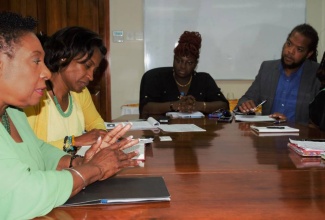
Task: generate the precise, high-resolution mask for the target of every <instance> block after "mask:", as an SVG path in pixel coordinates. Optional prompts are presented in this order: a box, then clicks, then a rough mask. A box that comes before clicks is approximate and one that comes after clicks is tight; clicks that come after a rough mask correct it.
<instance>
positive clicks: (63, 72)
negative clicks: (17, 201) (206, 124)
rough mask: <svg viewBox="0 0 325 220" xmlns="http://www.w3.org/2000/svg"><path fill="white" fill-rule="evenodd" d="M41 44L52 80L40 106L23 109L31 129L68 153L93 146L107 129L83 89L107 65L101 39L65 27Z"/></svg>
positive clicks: (86, 31)
mask: <svg viewBox="0 0 325 220" xmlns="http://www.w3.org/2000/svg"><path fill="white" fill-rule="evenodd" d="M40 40H41V41H43V47H44V51H45V64H46V66H47V67H48V68H49V70H50V71H51V73H52V77H51V80H50V81H47V91H46V93H44V95H43V97H42V99H41V101H40V103H39V104H38V105H36V106H32V107H29V108H26V109H24V111H25V113H26V115H27V117H28V121H29V123H30V125H31V127H32V129H33V130H34V132H35V133H36V135H37V136H38V137H39V138H40V139H42V140H44V141H46V142H48V143H50V144H52V145H54V146H56V147H58V148H60V149H63V150H65V151H67V152H71V151H72V152H73V151H75V149H76V148H75V146H84V145H91V144H94V143H95V142H96V140H97V139H98V137H99V136H101V137H103V136H104V135H105V134H106V128H105V124H104V121H103V119H102V118H101V116H100V115H99V113H98V112H97V110H96V108H95V105H94V103H93V101H92V99H91V95H90V93H89V91H88V89H87V87H86V86H87V85H88V84H89V82H90V81H92V80H93V77H94V74H95V73H96V72H98V71H99V70H100V68H99V67H102V66H103V65H102V64H103V63H106V62H107V61H106V60H105V54H106V51H107V50H106V48H105V46H104V44H103V41H102V39H101V38H100V37H99V35H98V34H96V33H94V32H92V31H90V30H88V29H85V28H82V27H67V28H64V29H61V30H59V31H57V32H56V33H55V34H53V36H51V37H50V38H48V39H44V38H42V39H40ZM101 71H102V70H101Z"/></svg>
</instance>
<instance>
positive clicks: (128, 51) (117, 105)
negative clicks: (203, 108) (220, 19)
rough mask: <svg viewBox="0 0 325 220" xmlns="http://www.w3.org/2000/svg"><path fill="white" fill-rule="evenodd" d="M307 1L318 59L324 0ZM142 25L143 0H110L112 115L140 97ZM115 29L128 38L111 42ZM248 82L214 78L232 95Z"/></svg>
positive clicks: (322, 41)
mask: <svg viewBox="0 0 325 220" xmlns="http://www.w3.org/2000/svg"><path fill="white" fill-rule="evenodd" d="M306 2H307V10H306V15H307V19H306V20H307V23H309V24H311V25H312V26H313V27H314V28H315V29H316V30H317V31H318V33H319V37H320V42H319V47H318V51H319V56H318V59H319V60H320V59H321V56H322V55H323V52H324V48H325V36H324V35H325V32H324V30H325V13H323V12H324V11H325V0H306ZM143 26H144V25H143V0H110V29H111V45H110V60H109V62H110V68H111V88H112V92H111V94H112V107H111V108H112V118H113V119H114V118H117V117H119V116H120V113H121V106H122V105H124V104H130V103H138V101H139V87H140V80H141V77H142V75H143V73H144V46H143V41H142V40H136V38H139V36H138V35H139V33H143ZM114 30H123V31H124V35H125V36H128V40H127V39H126V37H125V38H124V39H125V41H124V42H123V43H114V42H113V41H112V31H114ZM140 38H141V37H140ZM203 40H204V39H203ZM171 55H172V52H171ZM171 65H172V64H171ZM257 71H258V70H256V73H257ZM251 83H252V81H251V80H242V81H237V80H234V81H232V80H223V81H220V80H217V84H218V86H219V87H220V88H221V90H222V92H223V93H224V94H225V95H227V93H229V92H232V93H233V94H234V96H235V98H240V97H241V96H242V95H243V94H244V93H245V92H246V90H247V88H248V87H249V86H250V84H251Z"/></svg>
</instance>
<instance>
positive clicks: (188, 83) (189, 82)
mask: <svg viewBox="0 0 325 220" xmlns="http://www.w3.org/2000/svg"><path fill="white" fill-rule="evenodd" d="M173 76H174V80H175V82H176V84H177V85H179V86H180V87H186V86H188V85H190V84H191V82H192V75H191V78H190V80H189V81H188V82H187V83H186V84H184V85H182V84H180V83H179V82H178V81H177V80H176V77H175V72H174V73H173Z"/></svg>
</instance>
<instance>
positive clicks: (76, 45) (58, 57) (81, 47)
mask: <svg viewBox="0 0 325 220" xmlns="http://www.w3.org/2000/svg"><path fill="white" fill-rule="evenodd" d="M45 38H46V36H43V39H42V38H40V37H39V39H40V40H41V42H43V48H44V51H45V59H44V60H45V64H46V66H47V67H48V68H49V70H50V71H51V72H52V73H56V72H58V71H59V70H60V69H62V68H64V67H67V66H68V65H69V64H70V63H71V61H72V60H74V59H77V60H78V59H81V58H83V57H84V56H86V58H85V59H83V60H81V61H78V62H80V63H86V62H87V61H88V60H89V59H90V58H91V57H92V55H93V54H94V50H95V49H96V48H98V49H99V51H100V52H101V54H102V55H103V59H104V56H105V54H106V53H107V49H106V47H105V46H104V42H103V40H102V39H101V38H100V36H99V35H98V34H97V33H95V32H93V31H91V30H89V29H86V28H83V27H77V26H73V27H66V28H63V29H61V30H59V31H57V32H56V33H54V34H53V35H52V36H51V37H49V38H48V39H47V40H46V39H45Z"/></svg>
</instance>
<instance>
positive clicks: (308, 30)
mask: <svg viewBox="0 0 325 220" xmlns="http://www.w3.org/2000/svg"><path fill="white" fill-rule="evenodd" d="M294 32H298V33H300V34H302V35H304V36H305V37H306V38H308V39H310V44H309V45H308V51H313V52H314V53H313V55H311V56H310V57H309V59H310V60H312V61H315V62H317V45H318V40H319V38H318V34H317V31H316V30H315V29H314V28H313V27H312V26H310V25H309V24H300V25H297V26H296V27H294V28H293V29H292V31H291V32H290V34H289V35H288V39H289V37H291V35H292V34H293V33H294Z"/></svg>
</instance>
